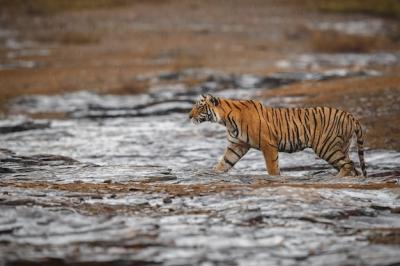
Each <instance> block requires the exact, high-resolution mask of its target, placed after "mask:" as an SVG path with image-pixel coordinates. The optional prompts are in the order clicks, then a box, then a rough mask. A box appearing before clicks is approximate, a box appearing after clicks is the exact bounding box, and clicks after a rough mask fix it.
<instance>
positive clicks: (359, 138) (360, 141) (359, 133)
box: [355, 120, 367, 177]
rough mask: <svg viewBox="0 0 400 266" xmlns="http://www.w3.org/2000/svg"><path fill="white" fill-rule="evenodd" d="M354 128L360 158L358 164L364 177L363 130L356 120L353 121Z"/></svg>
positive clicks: (365, 175) (365, 172)
mask: <svg viewBox="0 0 400 266" xmlns="http://www.w3.org/2000/svg"><path fill="white" fill-rule="evenodd" d="M355 123H356V129H355V133H356V136H357V148H358V158H359V159H360V166H361V170H362V173H363V176H364V177H367V170H366V169H365V161H364V146H363V145H364V138H363V132H362V128H361V124H360V122H359V121H358V120H356V121H355Z"/></svg>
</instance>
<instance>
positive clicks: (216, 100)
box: [207, 94, 219, 106]
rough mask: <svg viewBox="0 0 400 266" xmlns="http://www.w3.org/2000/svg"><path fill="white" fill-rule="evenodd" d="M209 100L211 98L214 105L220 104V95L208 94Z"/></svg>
mask: <svg viewBox="0 0 400 266" xmlns="http://www.w3.org/2000/svg"><path fill="white" fill-rule="evenodd" d="M207 100H209V101H210V103H212V105H214V106H218V104H219V99H218V97H214V96H212V95H211V94H207Z"/></svg>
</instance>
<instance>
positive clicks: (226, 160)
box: [224, 156, 234, 166]
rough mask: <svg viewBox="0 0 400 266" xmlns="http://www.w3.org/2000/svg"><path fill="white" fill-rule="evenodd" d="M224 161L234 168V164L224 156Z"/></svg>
mask: <svg viewBox="0 0 400 266" xmlns="http://www.w3.org/2000/svg"><path fill="white" fill-rule="evenodd" d="M224 161H225V162H226V163H227V164H229V165H230V166H233V165H234V163H232V162H231V161H229V160H228V159H227V158H226V157H225V156H224Z"/></svg>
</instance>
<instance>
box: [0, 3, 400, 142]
mask: <svg viewBox="0 0 400 266" xmlns="http://www.w3.org/2000/svg"><path fill="white" fill-rule="evenodd" d="M0 12H1V15H0V23H1V26H0V111H1V113H2V115H3V116H5V115H6V114H7V113H10V111H9V108H8V107H7V106H8V105H7V104H8V103H9V101H10V100H11V99H15V98H16V97H19V96H21V95H33V94H60V93H66V92H72V91H82V90H85V91H93V92H96V93H99V94H122V95H124V94H137V93H146V92H147V91H148V90H149V87H150V86H149V84H147V83H146V82H139V81H137V79H136V77H137V76H138V75H141V74H149V73H156V72H160V71H172V72H174V71H181V70H185V69H205V68H207V69H213V70H219V71H223V72H224V73H228V74H232V73H234V74H244V73H245V74H254V75H261V76H267V75H269V74H271V73H277V72H321V71H329V70H337V69H341V70H342V71H348V72H351V71H352V72H354V71H356V72H357V71H366V70H368V71H375V72H374V73H375V74H376V75H364V76H363V77H348V76H351V75H347V74H344V75H343V77H344V78H343V79H338V80H336V79H335V80H334V81H325V80H324V81H308V80H304V79H302V82H297V83H296V84H293V85H290V86H286V87H284V88H280V89H279V90H274V91H267V90H266V91H265V95H264V97H270V96H288V95H289V96H290V95H292V96H293V95H295V96H296V95H297V96H298V95H301V96H304V95H305V94H307V95H308V96H309V97H303V99H302V101H301V102H300V103H299V104H301V105H330V106H335V107H340V108H344V109H346V110H348V111H351V112H356V114H357V115H359V116H361V118H362V119H363V123H365V125H366V127H367V128H368V134H369V136H368V138H369V142H370V143H371V145H372V147H375V148H391V149H397V150H398V149H400V144H399V138H400V135H399V130H398V129H399V128H398V125H399V123H400V121H399V119H400V116H399V114H400V113H399V112H400V111H399V109H400V108H399V104H398V102H399V97H400V96H399V91H400V90H399V86H400V85H399V84H400V82H399V81H400V77H399V75H398V73H399V62H400V60H399V49H400V24H399V18H400V2H399V1H397V0H382V1H374V0H348V1H340V0H324V1H322V0H251V1H237V0H232V1H174V0H149V1H139V0H131V1H130V0H98V1H91V0H87V1H78V0H55V1H53V0H36V1H25V0H0ZM369 73H370V72H369ZM183 82H184V83H185V84H186V85H188V86H192V85H195V84H196V82H197V81H196V80H195V79H194V78H193V79H191V78H190V77H189V78H187V79H186V80H184V81H183ZM44 117H46V116H44ZM53 117H54V114H53Z"/></svg>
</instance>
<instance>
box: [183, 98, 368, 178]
mask: <svg viewBox="0 0 400 266" xmlns="http://www.w3.org/2000/svg"><path fill="white" fill-rule="evenodd" d="M189 119H190V120H191V121H192V122H193V123H195V124H199V123H203V122H206V121H209V122H214V123H218V124H221V125H223V126H225V127H226V133H227V141H228V145H227V147H226V148H225V151H224V154H223V156H222V157H221V159H220V160H219V161H218V163H217V164H216V165H215V166H214V168H213V170H214V171H215V172H217V173H221V172H227V171H228V170H229V169H231V168H232V167H233V166H234V165H235V164H236V163H237V162H238V161H239V160H240V159H241V158H242V157H243V156H244V155H245V154H246V153H247V152H248V151H249V149H250V148H253V149H256V150H260V151H261V152H262V154H263V156H264V160H265V164H266V168H267V172H268V174H269V175H272V176H279V175H280V168H279V162H278V155H279V154H278V153H279V152H287V153H292V152H297V151H301V150H304V149H305V148H311V149H312V150H313V151H314V152H315V153H316V154H317V155H318V156H319V157H320V158H322V159H324V160H325V161H327V162H328V163H329V164H330V165H332V166H333V167H334V168H335V169H336V170H337V171H338V174H337V176H338V177H345V176H359V175H361V173H360V172H359V171H358V170H357V169H356V168H355V165H354V162H353V161H352V160H350V158H349V147H350V144H351V141H352V138H353V135H356V138H357V147H358V156H359V160H360V166H361V170H362V174H363V176H364V177H366V176H367V171H366V167H365V162H364V148H363V144H364V139H363V132H362V128H361V124H360V122H359V121H358V120H357V119H356V118H355V117H354V116H353V115H352V114H350V113H348V112H346V111H342V110H339V109H335V108H331V107H309V108H295V107H293V108H274V107H267V106H264V105H263V104H262V103H261V102H259V101H255V100H232V99H224V98H220V97H216V96H213V95H211V94H207V95H201V97H200V99H199V100H198V101H197V102H195V103H194V105H193V107H192V109H191V111H190V113H189Z"/></svg>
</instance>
